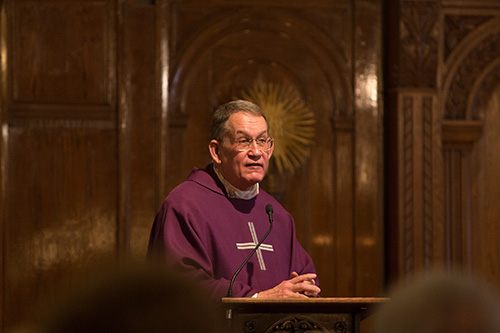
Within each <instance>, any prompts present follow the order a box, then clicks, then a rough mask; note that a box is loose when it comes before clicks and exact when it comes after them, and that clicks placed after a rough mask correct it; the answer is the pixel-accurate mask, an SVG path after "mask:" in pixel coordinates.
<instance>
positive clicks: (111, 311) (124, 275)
mask: <svg viewBox="0 0 500 333" xmlns="http://www.w3.org/2000/svg"><path fill="white" fill-rule="evenodd" d="M222 319H223V315H222V314H221V313H219V311H218V307H217V306H216V305H215V303H213V302H211V301H209V299H208V297H207V296H206V294H205V292H204V291H203V290H201V289H199V288H198V286H197V285H196V284H195V283H193V282H191V281H188V280H186V278H185V277H183V278H181V277H179V276H177V275H175V274H172V273H171V272H166V271H165V270H161V269H156V268H155V269H153V268H152V267H150V268H146V267H142V268H134V269H131V268H120V269H115V270H113V271H112V272H109V273H107V274H100V275H99V277H94V278H92V279H91V280H90V281H88V282H86V283H84V284H82V285H81V286H80V288H79V290H78V291H76V292H72V293H71V294H70V295H68V296H67V297H65V300H64V301H62V302H60V303H59V304H58V305H57V306H56V307H53V308H52V309H50V311H49V312H48V314H47V316H46V317H45V318H44V320H42V321H41V323H40V325H39V327H38V329H37V331H38V332H44V333H45V332H46V333H62V332H72V333H79V332H82V333H83V332H121V333H136V332H137V333H138V332H174V333H175V332H223V331H224V330H223V329H222V325H221V324H222Z"/></svg>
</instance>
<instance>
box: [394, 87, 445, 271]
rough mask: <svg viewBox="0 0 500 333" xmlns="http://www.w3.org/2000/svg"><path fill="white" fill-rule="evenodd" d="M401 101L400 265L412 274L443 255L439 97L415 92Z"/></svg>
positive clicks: (406, 95) (404, 96) (402, 97)
mask: <svg viewBox="0 0 500 333" xmlns="http://www.w3.org/2000/svg"><path fill="white" fill-rule="evenodd" d="M400 101H401V102H400V103H401V104H400V108H401V111H402V118H401V119H400V128H399V131H400V133H401V135H402V137H401V143H400V155H401V156H402V158H401V159H400V163H401V164H402V165H401V168H400V169H401V171H400V184H401V185H400V199H399V206H400V209H401V213H400V219H401V222H400V223H401V225H400V244H401V246H400V251H401V253H400V260H401V262H400V265H401V266H400V267H401V269H402V271H403V273H405V274H409V273H411V272H413V271H415V270H416V269H418V268H420V267H426V266H428V265H430V264H431V263H432V262H433V261H435V260H436V258H437V257H439V251H437V250H436V249H435V242H436V232H438V230H439V227H438V224H439V223H440V221H441V219H442V214H440V213H439V209H440V207H442V203H443V198H442V195H441V193H442V190H441V185H440V182H439V180H440V179H441V177H440V170H441V165H442V164H441V163H442V160H441V158H440V154H441V145H440V144H439V141H440V136H439V126H438V124H439V118H438V117H437V115H436V111H435V104H436V97H435V96H434V95H432V94H418V93H413V94H405V95H403V96H401V99H400Z"/></svg>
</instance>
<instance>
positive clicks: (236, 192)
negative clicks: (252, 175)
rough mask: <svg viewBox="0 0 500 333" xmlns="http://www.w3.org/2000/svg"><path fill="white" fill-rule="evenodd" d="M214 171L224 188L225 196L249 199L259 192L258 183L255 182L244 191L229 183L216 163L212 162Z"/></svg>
mask: <svg viewBox="0 0 500 333" xmlns="http://www.w3.org/2000/svg"><path fill="white" fill-rule="evenodd" d="M214 171H215V174H216V175H217V177H219V179H220V181H221V182H222V184H223V185H224V187H225V188H226V192H227V196H228V197H230V198H236V199H245V200H250V199H252V198H254V197H256V196H257V194H259V183H256V184H255V185H253V186H252V187H251V188H250V189H248V190H246V191H244V190H240V189H239V188H236V187H235V186H233V184H231V183H230V182H229V181H227V180H226V179H225V178H224V176H223V175H222V173H221V172H220V171H219V169H218V168H217V165H215V164H214Z"/></svg>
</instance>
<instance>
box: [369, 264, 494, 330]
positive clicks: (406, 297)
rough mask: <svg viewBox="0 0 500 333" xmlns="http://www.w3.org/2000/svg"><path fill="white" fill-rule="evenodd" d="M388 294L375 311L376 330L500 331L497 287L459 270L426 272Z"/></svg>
mask: <svg viewBox="0 0 500 333" xmlns="http://www.w3.org/2000/svg"><path fill="white" fill-rule="evenodd" d="M389 298H390V299H391V301H390V302H389V303H387V304H385V305H384V306H383V307H382V308H381V309H380V310H379V312H377V313H376V319H375V322H376V324H375V326H376V330H375V331H376V333H403V332H404V333H413V332H415V333H417V332H418V333H445V332H447V333H448V332H454V333H466V332H467V333H469V332H482V333H494V332H495V333H497V332H500V303H499V302H500V301H499V299H498V296H497V294H496V293H495V291H494V290H493V289H492V287H490V286H488V285H486V284H485V283H484V282H481V281H478V280H474V279H472V278H467V277H464V276H462V275H459V274H456V273H449V272H448V273H445V272H432V273H426V274H424V275H421V276H418V277H416V278H414V279H412V280H410V281H407V282H406V283H403V284H402V285H400V286H399V287H397V288H396V289H394V290H393V292H392V293H391V294H390V296H389Z"/></svg>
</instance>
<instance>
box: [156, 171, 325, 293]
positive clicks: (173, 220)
mask: <svg viewBox="0 0 500 333" xmlns="http://www.w3.org/2000/svg"><path fill="white" fill-rule="evenodd" d="M267 204H271V205H272V206H273V208H274V215H273V216H274V223H273V230H272V231H271V233H270V234H269V236H268V237H267V238H266V240H265V241H264V243H263V244H262V245H261V246H260V248H259V250H257V252H256V253H255V254H254V255H253V256H252V258H251V259H250V261H249V262H248V264H247V265H246V266H245V267H244V268H243V270H242V271H241V272H240V274H239V275H238V277H237V278H236V281H235V283H234V286H233V296H234V297H246V296H252V295H253V294H255V293H257V292H259V291H263V290H267V289H270V288H272V287H274V286H276V285H278V284H279V283H281V282H282V281H284V280H288V279H290V274H291V273H292V272H294V271H295V272H297V273H299V274H306V273H316V270H315V268H314V264H313V261H312V259H311V257H310V256H309V255H308V254H307V252H306V251H305V250H304V248H303V247H302V246H301V245H300V244H299V242H298V241H297V239H296V237H295V226H294V221H293V218H292V216H291V215H290V214H289V213H288V212H287V211H286V210H285V209H284V208H283V207H282V206H281V204H279V202H278V201H277V200H275V199H274V198H273V197H272V196H270V195H269V194H268V193H266V192H264V191H263V190H262V189H261V190H260V193H259V194H258V195H257V196H256V197H255V198H253V199H250V200H243V199H232V198H228V197H227V195H226V193H225V190H224V187H223V185H222V183H221V182H220V181H219V179H218V177H217V176H216V175H215V172H214V171H213V166H212V165H211V164H210V165H208V166H207V167H206V168H205V169H198V168H194V169H193V171H192V172H191V174H190V175H189V177H188V179H187V180H186V181H185V182H183V183H182V184H180V185H179V186H177V187H176V188H175V189H173V190H172V192H170V194H169V195H168V196H167V198H166V199H165V201H164V202H163V205H162V206H161V208H160V209H159V211H158V214H157V215H156V218H155V221H154V224H153V227H152V230H151V236H150V240H149V247H148V255H149V256H162V257H164V258H165V260H166V261H167V263H170V264H173V265H175V267H176V268H179V269H180V270H181V271H182V272H185V273H186V274H188V275H189V276H190V277H192V278H194V279H195V280H197V281H200V282H201V283H202V285H204V286H206V287H207V288H208V290H209V291H210V293H211V295H212V296H213V297H214V299H220V298H222V297H225V296H226V294H227V291H228V288H229V282H230V280H231V277H232V276H233V274H234V273H235V271H236V270H237V269H238V267H239V266H240V265H241V264H242V263H243V261H244V260H245V259H246V257H247V256H248V255H249V254H250V252H251V251H252V250H253V249H254V248H255V245H256V244H257V243H258V241H259V240H260V239H261V238H262V237H263V236H264V234H265V233H266V232H267V230H268V228H269V220H268V216H267V214H266V209H265V207H266V205H267Z"/></svg>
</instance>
